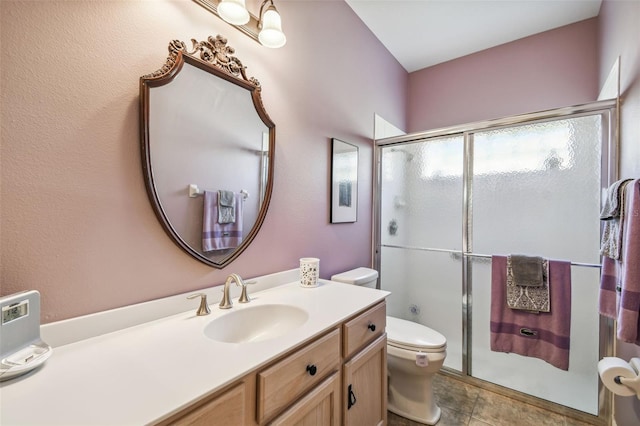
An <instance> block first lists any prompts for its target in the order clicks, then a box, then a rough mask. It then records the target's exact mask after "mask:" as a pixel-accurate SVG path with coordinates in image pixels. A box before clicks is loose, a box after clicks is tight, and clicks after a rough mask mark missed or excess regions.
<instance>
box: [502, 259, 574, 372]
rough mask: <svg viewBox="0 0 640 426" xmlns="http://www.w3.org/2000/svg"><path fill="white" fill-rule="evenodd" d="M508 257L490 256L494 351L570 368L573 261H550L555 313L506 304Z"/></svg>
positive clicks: (551, 290)
mask: <svg viewBox="0 0 640 426" xmlns="http://www.w3.org/2000/svg"><path fill="white" fill-rule="evenodd" d="M506 271H507V257H506V256H492V257H491V324H490V328H491V350H492V351H495V352H507V353H516V354H519V355H523V356H529V357H534V358H539V359H542V360H544V361H546V362H548V363H549V364H551V365H553V366H555V367H557V368H560V369H562V370H568V369H569V346H570V341H571V338H570V335H571V263H570V262H565V261H560V260H550V261H549V289H550V297H551V305H552V306H553V311H552V312H540V313H539V314H536V313H531V312H527V311H520V310H513V309H509V308H508V307H507V305H506V303H505V292H506V281H507V277H506Z"/></svg>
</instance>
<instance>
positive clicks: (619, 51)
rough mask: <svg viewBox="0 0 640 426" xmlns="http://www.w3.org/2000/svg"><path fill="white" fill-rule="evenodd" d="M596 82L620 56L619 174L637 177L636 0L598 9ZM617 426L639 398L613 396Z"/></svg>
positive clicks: (639, 13) (639, 83)
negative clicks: (597, 68)
mask: <svg viewBox="0 0 640 426" xmlns="http://www.w3.org/2000/svg"><path fill="white" fill-rule="evenodd" d="M598 47H599V52H598V53H599V55H600V68H599V74H598V75H599V81H600V84H603V83H604V81H605V79H606V78H607V75H608V74H609V70H610V69H611V66H612V65H613V63H614V62H615V60H616V58H617V57H618V56H620V93H621V95H622V106H621V109H620V154H621V160H620V177H621V178H639V177H640V2H638V1H613V0H605V1H604V2H603V4H602V7H601V8H600V16H599V37H598ZM617 356H619V357H620V358H622V359H625V360H627V361H628V360H629V359H630V358H632V357H640V347H638V346H636V345H631V344H627V343H620V342H619V343H618V346H617ZM614 411H615V418H616V422H617V424H618V426H630V425H637V424H640V401H639V400H638V399H637V398H633V397H628V398H622V397H616V398H615V408H614Z"/></svg>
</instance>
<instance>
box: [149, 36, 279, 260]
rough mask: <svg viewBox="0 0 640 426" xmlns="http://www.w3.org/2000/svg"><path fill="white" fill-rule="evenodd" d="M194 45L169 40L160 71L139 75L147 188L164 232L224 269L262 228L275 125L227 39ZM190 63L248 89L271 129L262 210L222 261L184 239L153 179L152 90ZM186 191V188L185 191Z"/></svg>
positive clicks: (270, 180)
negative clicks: (163, 204) (151, 140)
mask: <svg viewBox="0 0 640 426" xmlns="http://www.w3.org/2000/svg"><path fill="white" fill-rule="evenodd" d="M191 42H192V44H193V48H192V50H191V51H187V49H186V46H185V43H184V42H182V41H179V40H173V41H171V42H170V43H169V47H168V49H169V56H168V58H167V60H166V63H165V64H164V65H163V66H162V68H160V69H159V70H157V71H155V72H153V73H151V74H147V75H144V76H142V77H140V136H141V150H142V168H143V175H144V180H145V186H146V188H147V194H148V196H149V200H150V201H151V205H152V207H153V210H154V212H155V214H156V217H157V218H158V220H159V221H160V223H161V224H162V226H163V228H164V230H165V232H166V233H167V234H168V235H169V237H170V238H171V239H172V240H173V241H174V242H175V243H176V244H177V245H178V246H179V247H180V248H182V249H183V250H184V251H186V252H187V253H189V254H190V255H191V256H193V257H194V258H195V259H197V260H199V261H201V262H203V263H205V264H207V265H210V266H212V267H214V268H219V269H221V268H224V267H225V266H227V265H228V264H229V263H231V262H232V261H233V260H234V259H236V258H237V257H238V256H239V255H240V254H241V253H242V252H243V251H244V250H245V249H246V248H247V247H248V246H249V244H251V242H252V241H253V239H254V238H255V236H256V234H257V233H258V231H259V230H260V227H261V226H262V223H263V222H264V218H265V216H266V213H267V209H268V207H269V202H270V200H271V192H272V189H273V170H274V153H275V137H276V135H275V124H274V123H273V121H271V118H269V115H268V114H267V112H266V110H265V108H264V105H263V103H262V97H261V90H262V88H261V86H260V83H259V82H258V80H257V79H255V78H253V77H251V78H247V75H246V73H245V67H244V66H243V65H242V62H241V61H240V60H239V59H238V58H237V57H235V56H233V53H234V52H235V51H234V49H233V48H232V47H230V46H228V45H227V40H226V39H225V38H224V37H222V36H220V35H218V36H216V37H212V36H210V37H209V38H208V39H207V40H206V41H196V40H195V39H192V40H191ZM184 63H188V64H190V65H193V66H195V67H197V68H199V69H201V70H203V71H206V72H208V73H210V74H211V76H212V77H213V78H215V77H218V78H222V79H224V80H226V81H228V82H230V83H233V84H235V85H237V86H239V87H241V88H243V89H246V90H247V91H248V94H250V96H251V100H252V101H253V105H254V107H255V110H256V112H257V114H258V116H259V117H260V120H262V122H263V123H264V124H265V126H266V127H267V128H268V129H269V156H268V172H267V183H266V187H265V190H264V197H263V200H262V202H261V204H260V207H259V211H258V214H257V217H256V220H255V223H254V224H253V226H252V228H251V229H250V230H249V232H248V233H247V234H246V235H245V236H244V237H243V239H242V242H241V244H240V245H239V246H238V247H237V248H235V250H233V251H231V252H230V253H229V254H228V255H226V256H224V257H223V258H222V259H221V260H219V261H216V260H212V259H210V258H208V257H207V256H205V255H204V253H202V252H200V251H198V250H196V249H195V248H193V247H191V246H190V245H189V244H187V242H186V241H185V240H184V238H183V237H182V236H181V235H179V233H178V232H177V231H176V230H175V229H174V227H173V226H172V225H171V221H170V220H169V218H168V217H167V213H166V212H165V210H164V209H163V207H162V204H161V202H160V199H159V197H158V191H157V188H156V184H155V182H154V170H153V168H152V164H151V152H150V146H151V145H150V138H149V135H150V131H149V123H150V120H149V105H150V101H149V90H150V89H151V88H153V87H157V86H162V85H165V84H168V83H170V82H171V81H172V80H173V79H174V78H175V77H176V75H178V73H179V72H180V71H181V69H182V67H183V64H184ZM185 191H186V190H185Z"/></svg>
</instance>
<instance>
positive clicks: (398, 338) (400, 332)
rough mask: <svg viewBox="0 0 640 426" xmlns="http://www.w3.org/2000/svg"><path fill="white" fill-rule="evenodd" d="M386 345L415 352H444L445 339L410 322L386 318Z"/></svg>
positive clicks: (426, 328)
mask: <svg viewBox="0 0 640 426" xmlns="http://www.w3.org/2000/svg"><path fill="white" fill-rule="evenodd" d="M386 331H387V344H388V345H389V346H394V347H396V348H400V349H406V350H410V351H416V352H444V351H445V350H446V348H447V339H446V338H445V337H444V336H443V335H442V334H440V333H438V332H437V331H435V330H433V329H431V328H429V327H427V326H425V325H422V324H418V323H415V322H412V321H407V320H403V319H400V318H395V317H387V329H386Z"/></svg>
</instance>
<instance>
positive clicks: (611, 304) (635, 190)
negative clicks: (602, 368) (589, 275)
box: [598, 179, 640, 345]
mask: <svg viewBox="0 0 640 426" xmlns="http://www.w3.org/2000/svg"><path fill="white" fill-rule="evenodd" d="M624 191H625V192H624V199H625V203H624V206H623V210H624V212H622V216H623V217H624V219H622V222H623V223H621V225H622V230H623V234H622V245H621V256H620V259H618V260H615V259H611V258H609V257H607V256H605V257H603V258H602V273H601V276H600V295H599V301H598V303H599V311H600V314H602V315H604V316H606V317H609V318H612V319H615V320H617V323H618V324H617V330H616V335H617V337H618V339H619V340H621V341H623V342H627V343H635V344H636V345H640V179H635V180H633V181H632V182H629V184H627V186H626V187H625V189H624Z"/></svg>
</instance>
